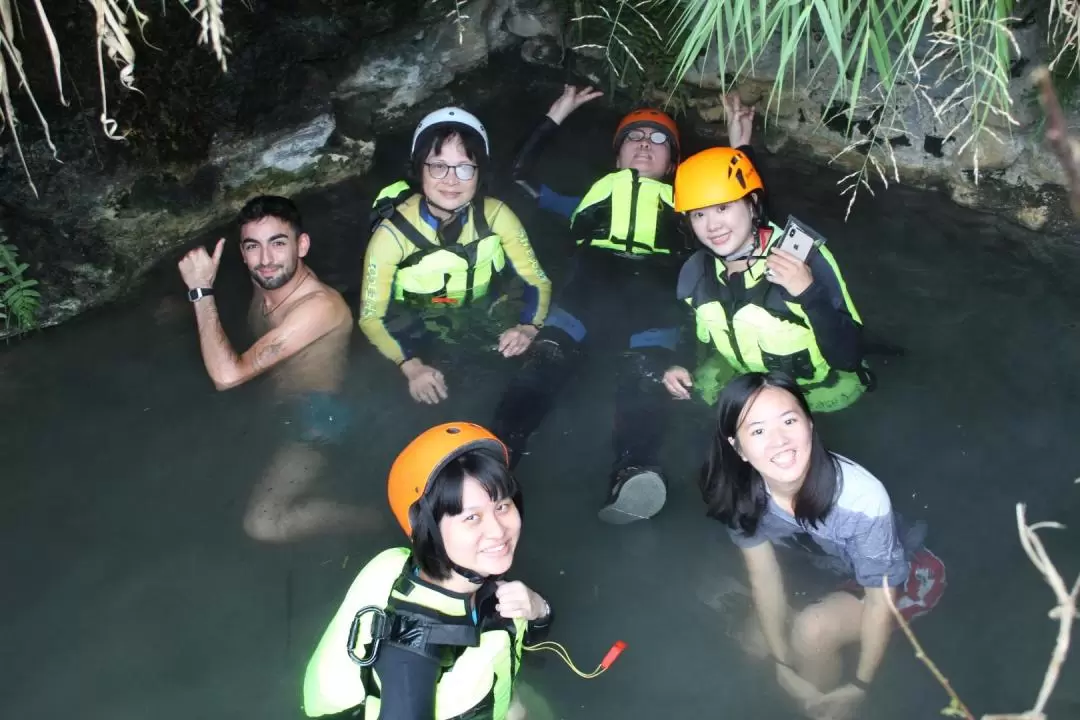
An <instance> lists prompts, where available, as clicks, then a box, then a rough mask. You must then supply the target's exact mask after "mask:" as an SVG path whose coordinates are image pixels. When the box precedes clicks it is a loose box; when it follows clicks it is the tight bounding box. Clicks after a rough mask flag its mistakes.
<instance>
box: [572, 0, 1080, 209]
mask: <svg viewBox="0 0 1080 720" xmlns="http://www.w3.org/2000/svg"><path fill="white" fill-rule="evenodd" d="M565 1H566V2H567V4H568V5H569V6H570V7H571V8H572V9H573V12H574V13H575V18H574V21H573V22H574V23H576V24H580V25H581V26H582V27H583V28H585V33H586V34H585V36H584V37H583V38H581V39H579V41H578V43H577V46H578V47H584V48H602V49H603V51H604V53H605V55H606V57H607V59H608V62H609V67H610V68H611V71H612V73H613V74H614V75H615V76H617V77H618V78H620V79H624V80H629V81H630V82H637V83H640V84H642V85H644V86H647V87H649V86H662V87H665V88H667V89H668V92H669V93H671V97H672V98H673V100H675V106H676V107H679V106H680V105H681V103H680V102H679V99H680V94H679V93H678V92H677V91H676V89H677V88H679V83H681V82H682V81H683V80H684V79H686V78H687V77H688V76H692V77H699V78H701V79H705V78H707V77H708V78H710V79H712V80H714V81H716V82H718V83H719V84H720V85H721V86H722V87H724V88H725V89H726V88H728V87H732V86H734V85H736V84H737V83H738V81H739V80H740V79H741V78H743V77H745V76H747V75H752V74H754V73H755V71H758V74H761V75H764V76H766V77H771V78H774V80H773V84H772V89H771V93H770V95H769V99H768V102H767V105H768V108H769V109H772V110H773V111H775V110H776V109H777V108H778V107H779V103H780V100H781V98H782V97H783V96H784V93H785V92H788V93H790V91H791V90H792V89H793V88H795V87H799V86H806V85H807V84H809V83H811V82H814V81H817V82H822V83H824V84H825V85H826V87H828V88H829V89H828V92H829V98H828V101H827V102H825V103H823V105H822V115H821V117H820V121H821V122H823V123H829V124H830V125H831V126H833V127H836V126H837V125H839V126H841V127H843V126H845V125H846V130H847V133H846V134H847V136H848V137H849V139H850V138H851V137H852V135H853V133H852V126H853V125H854V124H855V123H856V122H858V118H860V117H861V118H867V117H869V118H872V120H873V122H872V123H871V127H870V129H869V131H868V132H867V133H866V135H867V136H866V137H865V138H860V139H859V140H858V141H855V140H852V141H851V143H850V145H849V146H848V148H847V149H846V150H845V151H844V152H858V153H860V154H861V155H862V156H863V162H862V165H861V169H860V170H859V171H858V172H855V173H852V175H851V176H849V178H848V182H847V183H846V186H845V189H844V192H845V193H850V194H851V199H852V202H853V201H854V198H855V194H856V193H857V191H858V189H859V187H860V186H863V187H869V184H868V179H869V177H868V176H869V175H870V174H871V173H873V174H876V175H877V176H878V177H880V179H881V180H882V181H884V182H885V183H886V184H887V183H888V181H889V180H890V179H892V180H894V181H899V180H900V177H899V171H898V168H897V163H896V159H895V156H894V153H893V146H892V144H891V142H890V140H889V139H890V138H892V137H896V136H898V135H900V134H908V132H909V131H910V129H909V128H907V127H906V125H907V121H906V120H905V111H907V110H908V108H910V107H911V105H912V104H915V105H918V106H921V108H920V109H921V110H923V111H924V112H923V114H924V115H926V113H927V112H928V113H930V114H931V115H932V117H934V118H935V120H936V121H937V122H938V124H939V125H940V126H942V127H944V128H945V130H944V132H942V133H941V135H942V136H943V137H944V138H947V139H948V138H952V139H954V140H955V141H956V142H957V148H958V149H957V152H963V151H965V150H967V151H968V152H970V153H971V154H972V159H973V164H974V168H975V181H976V182H978V180H979V163H980V160H981V159H982V154H983V152H982V148H983V147H985V143H986V141H987V140H986V136H991V137H992V138H994V139H996V140H1000V139H1001V138H1002V136H1004V135H1007V134H1008V133H1009V132H1010V130H1011V128H1013V127H1016V126H1018V125H1019V123H1018V121H1017V120H1016V117H1015V114H1016V105H1017V103H1019V102H1025V101H1028V100H1030V99H1031V93H1030V92H1023V93H1021V92H1017V90H1016V88H1015V87H1014V86H1013V80H1014V79H1015V78H1017V77H1020V76H1021V75H1022V74H1023V72H1022V71H1023V66H1024V64H1026V63H1027V62H1030V61H1031V60H1032V58H1022V57H1021V56H1020V48H1019V47H1018V45H1017V42H1016V38H1015V35H1014V33H1015V31H1017V30H1018V29H1019V28H1022V27H1028V26H1035V27H1037V28H1039V29H1040V30H1045V32H1044V33H1040V34H1041V35H1044V36H1045V37H1046V38H1047V39H1048V41H1049V48H1050V49H1049V54H1050V57H1048V58H1046V60H1047V62H1048V65H1049V68H1050V71H1051V73H1052V76H1053V77H1054V79H1055V82H1056V85H1057V87H1058V94H1059V96H1061V97H1063V98H1066V97H1070V96H1071V95H1072V94H1073V92H1072V91H1073V89H1074V88H1075V86H1076V81H1075V78H1076V70H1077V68H1078V55H1077V52H1076V50H1077V47H1078V42H1080V3H1078V2H1076V0H1033V1H1031V2H1024V1H1023V0H1021V2H1014V0H565ZM703 55H707V56H708V57H709V59H710V61H709V67H708V68H703V63H702V61H701V58H702V56H703ZM1021 82H1022V81H1021ZM830 86H831V87H830ZM1026 87H1027V86H1026V85H1025V88H1026ZM764 114H765V116H766V122H768V110H766V112H765V113H764Z"/></svg>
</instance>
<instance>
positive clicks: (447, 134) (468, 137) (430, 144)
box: [409, 123, 489, 188]
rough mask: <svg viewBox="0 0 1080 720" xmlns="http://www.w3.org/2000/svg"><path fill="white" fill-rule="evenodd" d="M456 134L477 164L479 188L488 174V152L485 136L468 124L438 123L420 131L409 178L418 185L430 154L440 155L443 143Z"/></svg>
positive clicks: (411, 159)
mask: <svg viewBox="0 0 1080 720" xmlns="http://www.w3.org/2000/svg"><path fill="white" fill-rule="evenodd" d="M455 135H456V136H457V137H459V138H461V144H462V145H464V146H465V156H466V157H467V158H469V160H470V161H471V162H472V163H474V164H475V165H476V178H477V188H479V187H480V183H483V182H484V178H485V176H486V175H487V173H486V172H485V171H486V170H487V168H488V164H489V158H488V154H487V151H486V150H485V149H484V138H482V137H480V133H478V132H476V131H475V130H473V129H472V128H470V127H468V126H467V125H460V124H458V123H438V124H435V125H432V126H431V127H430V128H428V129H427V130H424V131H423V132H422V133H420V137H418V138H416V151H415V152H414V153H413V156H412V158H410V164H409V180H410V181H411V182H413V183H415V185H416V186H417V187H419V184H420V178H421V177H422V176H423V172H424V163H425V162H427V158H428V155H438V154H439V153H440V152H442V149H443V145H445V144H446V143H447V141H448V140H450V138H452V137H454V136H455ZM451 172H453V171H451Z"/></svg>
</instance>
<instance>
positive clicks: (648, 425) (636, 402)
mask: <svg viewBox="0 0 1080 720" xmlns="http://www.w3.org/2000/svg"><path fill="white" fill-rule="evenodd" d="M671 364H672V353H671V351H669V350H666V349H664V348H642V349H638V350H628V351H626V352H624V353H623V354H622V355H620V356H619V360H618V365H617V367H616V371H615V372H616V382H617V389H616V395H615V433H614V437H613V442H614V450H615V463H614V466H613V468H612V472H611V487H610V497H609V499H608V503H607V505H605V506H604V507H603V508H602V509H601V510H600V514H599V517H600V519H601V520H603V521H604V522H609V523H615V524H623V523H628V522H633V521H634V520H641V519H644V518H649V517H652V516H653V515H655V514H656V513H658V512H660V510H661V508H663V506H664V503H665V502H666V500H667V481H666V480H665V479H664V476H663V474H662V473H661V469H660V457H659V456H660V448H661V445H662V442H663V439H664V428H665V427H666V426H667V420H668V416H669V414H670V412H671V406H672V400H671V397H670V396H669V395H668V393H667V391H666V390H665V389H664V386H663V383H662V381H663V377H664V371H665V370H666V369H667V368H668V367H670V365H671Z"/></svg>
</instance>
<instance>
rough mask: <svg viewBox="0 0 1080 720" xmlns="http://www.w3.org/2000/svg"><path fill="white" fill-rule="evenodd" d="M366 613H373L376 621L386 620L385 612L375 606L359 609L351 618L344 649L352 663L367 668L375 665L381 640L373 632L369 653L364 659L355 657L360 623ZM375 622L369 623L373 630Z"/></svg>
mask: <svg viewBox="0 0 1080 720" xmlns="http://www.w3.org/2000/svg"><path fill="white" fill-rule="evenodd" d="M368 613H374V614H375V615H376V619H378V618H380V617H381V618H382V619H383V620H384V621H385V620H386V619H387V617H386V611H385V610H384V609H383V608H381V607H378V606H376V605H368V606H366V607H362V608H360V610H358V611H357V613H356V616H355V617H354V618H353V621H352V625H351V626H350V627H349V641H348V643H347V645H346V646H345V649H346V650H348V652H349V657H350V658H352V661H353V662H355V663H356V664H357V665H359V666H360V667H369V666H371V665H374V664H375V658H376V657H378V655H379V643H380V642H382V638H381V637H376V636H375V634H374V632H373V633H372V639H371V650H370V652H368V654H367V655H366V656H365V657H357V656H356V639H357V637H359V635H360V621H361V619H362V618H363V617H364V615H366V614H368ZM375 622H376V621H375V620H373V621H372V623H371V624H372V628H373V629H374V627H375Z"/></svg>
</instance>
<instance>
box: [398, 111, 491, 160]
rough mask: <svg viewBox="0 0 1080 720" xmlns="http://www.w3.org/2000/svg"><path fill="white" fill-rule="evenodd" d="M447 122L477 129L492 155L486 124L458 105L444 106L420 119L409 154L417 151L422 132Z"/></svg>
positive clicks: (489, 153) (488, 152) (486, 151)
mask: <svg viewBox="0 0 1080 720" xmlns="http://www.w3.org/2000/svg"><path fill="white" fill-rule="evenodd" d="M447 124H452V125H464V126H465V127H467V128H469V129H471V130H475V131H476V132H477V133H479V135H480V137H481V139H483V141H484V152H485V153H487V154H488V155H491V148H490V147H489V146H488V136H487V130H485V129H484V124H483V123H482V122H480V119H479V118H477V117H476V116H475V115H473V114H472V113H471V112H468V111H466V110H462V109H461V108H457V107H444V108H440V109H439V110H436V111H435V112H432V113H428V114H427V115H425V116H424V119H423V120H421V121H420V124H419V125H417V126H416V131H415V132H413V136H412V149H411V150H409V155H413V154H414V153H416V141H417V140H419V139H420V133H422V132H424V131H425V130H427V129H429V128H431V127H434V126H435V125H447Z"/></svg>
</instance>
